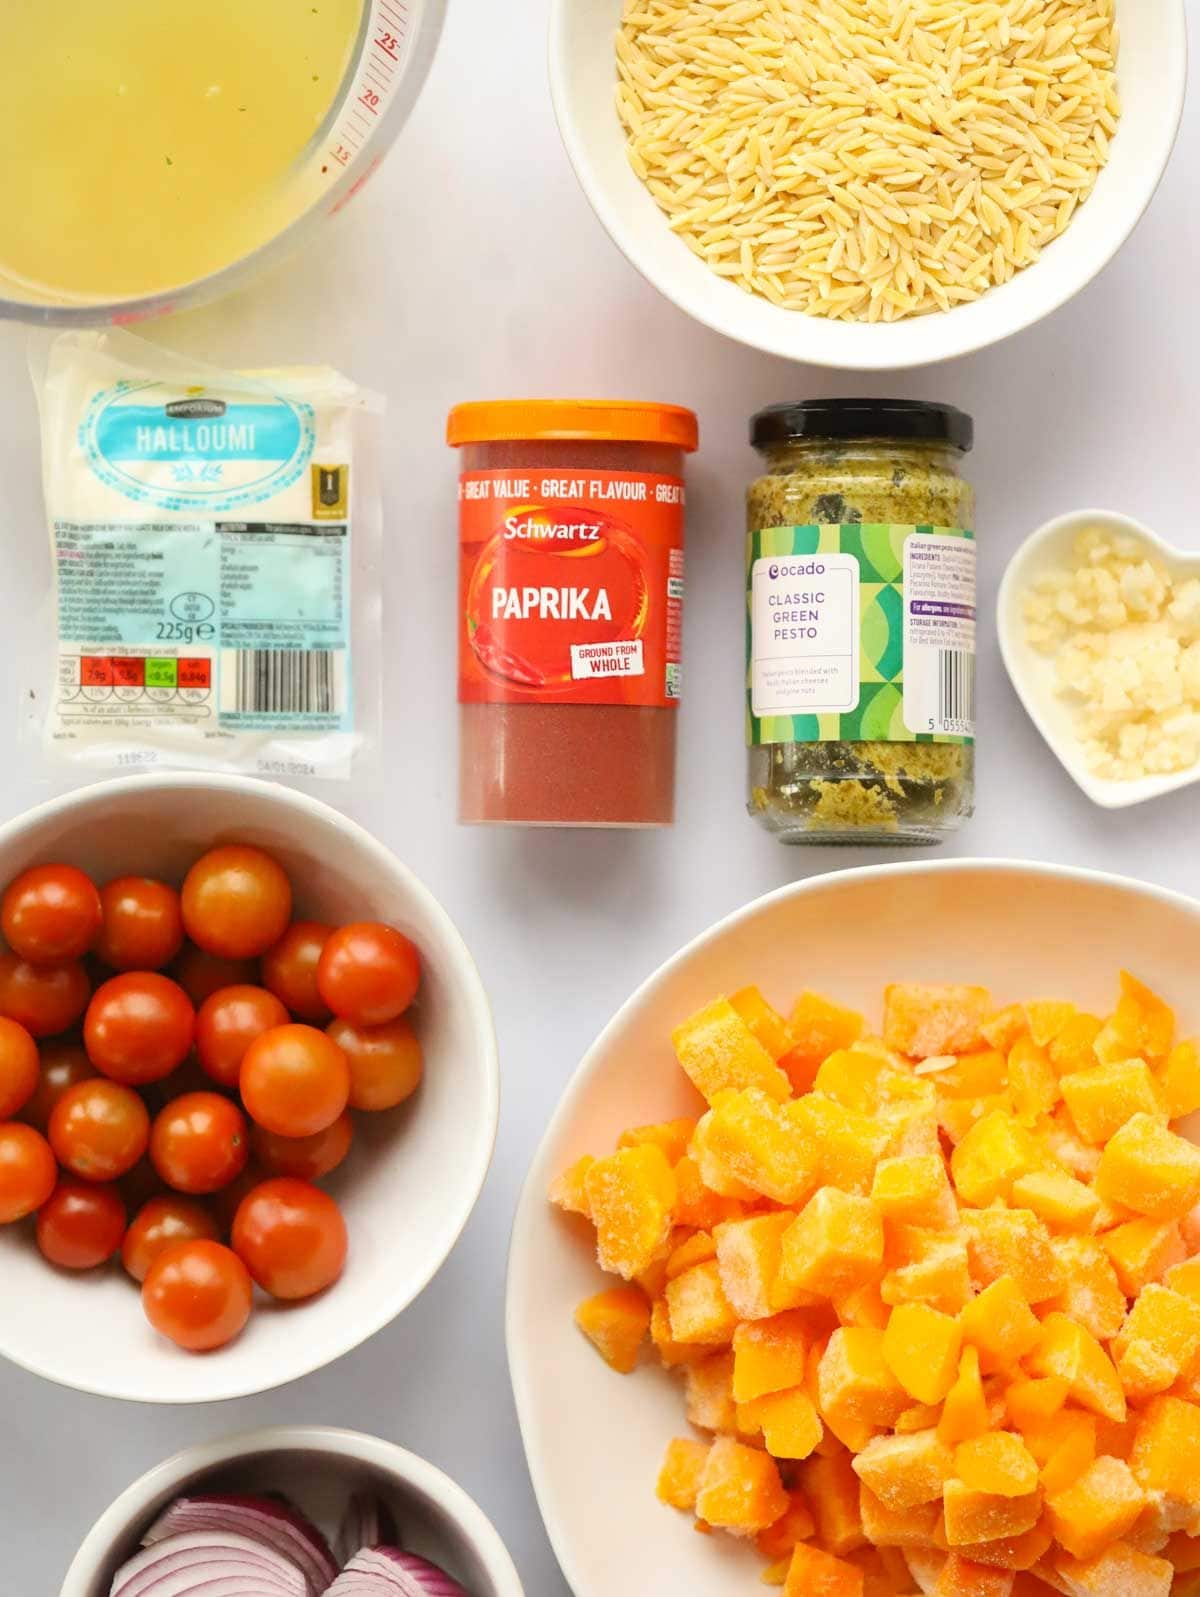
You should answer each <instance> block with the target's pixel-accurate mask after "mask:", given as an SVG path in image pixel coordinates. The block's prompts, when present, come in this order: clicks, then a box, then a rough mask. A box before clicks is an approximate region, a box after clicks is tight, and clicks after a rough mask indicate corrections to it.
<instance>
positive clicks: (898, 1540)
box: [858, 1481, 942, 1547]
mask: <svg viewBox="0 0 1200 1597" xmlns="http://www.w3.org/2000/svg"><path fill="white" fill-rule="evenodd" d="M858 1509H859V1515H860V1517H861V1519H862V1528H863V1535H864V1536H865V1537H866V1538H867V1540H868V1541H869V1542H870V1543H871V1545H872V1546H873V1547H928V1546H929V1545H930V1544H931V1543H932V1542H933V1541H934V1539H935V1537H936V1536H937V1534H938V1531H939V1529H940V1522H941V1517H942V1509H941V1504H940V1503H939V1502H928V1503H917V1504H915V1505H914V1506H913V1507H912V1508H889V1507H888V1505H887V1504H886V1503H885V1502H884V1501H883V1499H882V1498H881V1497H876V1495H875V1493H874V1492H873V1491H872V1490H871V1488H870V1487H869V1486H868V1485H867V1484H866V1482H865V1481H864V1482H863V1483H862V1484H861V1487H860V1490H859V1500H858Z"/></svg>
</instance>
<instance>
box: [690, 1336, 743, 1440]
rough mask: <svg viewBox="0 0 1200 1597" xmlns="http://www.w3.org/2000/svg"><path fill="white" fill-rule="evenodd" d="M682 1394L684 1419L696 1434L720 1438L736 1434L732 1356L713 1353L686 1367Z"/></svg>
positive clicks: (730, 1354)
mask: <svg viewBox="0 0 1200 1597" xmlns="http://www.w3.org/2000/svg"><path fill="white" fill-rule="evenodd" d="M685 1394H686V1395H685V1408H686V1413H687V1417H688V1419H689V1420H690V1421H691V1423H692V1424H693V1425H695V1426H696V1427H697V1429H698V1430H701V1431H713V1432H715V1433H719V1434H722V1435H730V1434H732V1433H733V1432H734V1431H736V1430H737V1405H736V1404H735V1403H734V1401H733V1354H732V1353H715V1354H712V1355H710V1356H709V1357H708V1358H705V1359H699V1360H697V1361H696V1363H694V1364H689V1365H688V1366H687V1368H686V1378H685Z"/></svg>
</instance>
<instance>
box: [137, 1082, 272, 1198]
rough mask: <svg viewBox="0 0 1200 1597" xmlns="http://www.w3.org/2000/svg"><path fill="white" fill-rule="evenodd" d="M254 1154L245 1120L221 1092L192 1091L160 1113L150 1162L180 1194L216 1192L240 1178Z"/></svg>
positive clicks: (151, 1147)
mask: <svg viewBox="0 0 1200 1597" xmlns="http://www.w3.org/2000/svg"><path fill="white" fill-rule="evenodd" d="M249 1156H250V1139H249V1136H248V1133H247V1127H246V1117H245V1115H244V1114H243V1113H242V1111H241V1110H240V1109H239V1108H238V1106H237V1105H236V1104H234V1103H230V1101H229V1099H228V1098H222V1097H221V1095H220V1093H219V1092H189V1093H185V1094H184V1096H183V1097H182V1098H176V1099H175V1100H174V1101H173V1102H172V1103H169V1104H168V1105H167V1106H166V1108H165V1109H163V1110H162V1111H161V1113H160V1114H158V1115H157V1116H156V1118H155V1121H154V1126H153V1129H152V1130H151V1132H150V1162H151V1164H153V1166H154V1168H155V1169H156V1170H157V1171H158V1173H159V1175H160V1176H161V1177H162V1178H163V1180H164V1181H165V1182H166V1183H167V1185H168V1186H169V1187H174V1189H175V1191H176V1192H190V1193H205V1192H217V1191H219V1190H220V1188H221V1187H226V1186H228V1185H229V1183H230V1182H231V1181H233V1180H234V1179H236V1177H237V1176H239V1175H241V1173H242V1171H243V1170H244V1169H245V1167H246V1160H247V1159H248V1158H249Z"/></svg>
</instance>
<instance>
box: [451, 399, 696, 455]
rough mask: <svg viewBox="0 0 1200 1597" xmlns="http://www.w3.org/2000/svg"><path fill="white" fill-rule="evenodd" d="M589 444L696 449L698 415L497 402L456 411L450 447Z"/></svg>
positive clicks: (611, 405)
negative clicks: (558, 442) (534, 441)
mask: <svg viewBox="0 0 1200 1597" xmlns="http://www.w3.org/2000/svg"><path fill="white" fill-rule="evenodd" d="M536 438H550V439H571V438H577V439H586V440H590V441H591V442H596V443H615V444H673V445H674V446H675V447H676V448H677V449H685V450H688V451H691V450H693V449H696V448H698V446H699V443H700V429H699V425H698V423H697V421H696V417H695V413H694V412H693V411H690V410H685V409H684V407H683V406H682V405H648V404H642V403H640V402H638V401H637V400H624V399H496V400H479V401H476V402H475V403H473V404H469V405H455V407H454V409H453V410H452V411H451V412H450V418H449V420H448V421H447V423H446V442H447V443H449V444H451V445H453V447H454V448H455V449H458V448H459V447H461V445H463V444H493V443H515V442H519V441H520V440H522V439H536Z"/></svg>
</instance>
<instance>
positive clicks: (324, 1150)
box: [251, 1114, 354, 1181]
mask: <svg viewBox="0 0 1200 1597" xmlns="http://www.w3.org/2000/svg"><path fill="white" fill-rule="evenodd" d="M353 1140H354V1122H353V1120H351V1118H350V1116H349V1115H348V1114H342V1115H339V1116H338V1117H337V1119H336V1120H335V1121H334V1122H333V1124H332V1125H331V1126H326V1128H325V1130H324V1131H315V1132H314V1133H313V1134H312V1136H311V1137H279V1136H276V1134H275V1132H273V1131H264V1130H263V1128H262V1126H255V1127H254V1130H253V1131H252V1132H251V1144H252V1146H253V1148H254V1157H255V1158H256V1159H257V1160H258V1162H259V1164H260V1165H261V1166H262V1168H263V1169H264V1170H265V1171H266V1172H267V1174H268V1175H272V1176H295V1177H296V1178H297V1179H298V1180H300V1181H319V1180H320V1179H321V1177H322V1176H327V1175H328V1174H329V1172H330V1171H331V1170H336V1169H337V1167H338V1165H340V1164H341V1162H342V1160H343V1159H344V1158H345V1157H346V1155H347V1154H348V1153H349V1152H350V1144H351V1143H352V1142H353Z"/></svg>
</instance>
